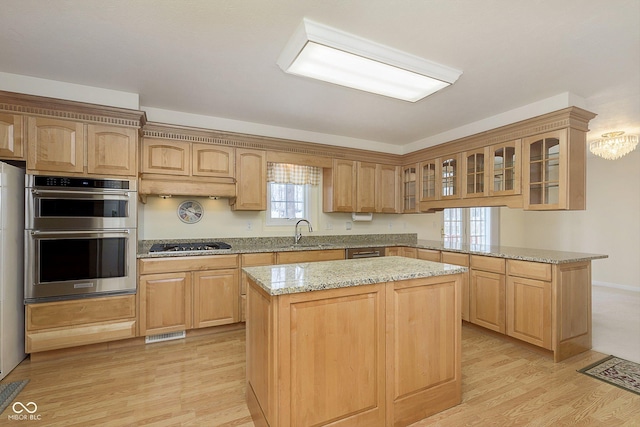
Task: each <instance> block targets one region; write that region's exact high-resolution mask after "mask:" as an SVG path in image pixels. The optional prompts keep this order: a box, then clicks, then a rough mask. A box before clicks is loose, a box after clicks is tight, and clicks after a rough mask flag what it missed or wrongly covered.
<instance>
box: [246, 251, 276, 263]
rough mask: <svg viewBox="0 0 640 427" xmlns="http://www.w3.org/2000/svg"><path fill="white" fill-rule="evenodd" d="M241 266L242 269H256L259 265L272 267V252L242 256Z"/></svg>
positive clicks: (273, 261)
mask: <svg viewBox="0 0 640 427" xmlns="http://www.w3.org/2000/svg"><path fill="white" fill-rule="evenodd" d="M240 257H241V264H242V266H243V267H256V266H260V265H273V264H275V260H274V259H273V258H274V257H273V252H265V253H258V254H242V255H240Z"/></svg>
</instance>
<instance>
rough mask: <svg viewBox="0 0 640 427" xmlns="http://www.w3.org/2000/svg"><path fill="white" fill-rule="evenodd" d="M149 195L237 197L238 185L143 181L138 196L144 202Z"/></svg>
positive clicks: (162, 180)
mask: <svg viewBox="0 0 640 427" xmlns="http://www.w3.org/2000/svg"><path fill="white" fill-rule="evenodd" d="M149 195H155V196H158V195H171V196H193V197H219V198H234V197H236V183H235V182H232V181H186V180H185V181H181V180H177V179H176V180H171V181H169V180H166V179H147V178H145V179H141V180H140V182H139V185H138V196H139V197H140V198H141V200H142V201H143V202H145V201H146V197H147V196H149Z"/></svg>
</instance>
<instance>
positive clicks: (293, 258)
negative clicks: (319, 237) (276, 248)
mask: <svg viewBox="0 0 640 427" xmlns="http://www.w3.org/2000/svg"><path fill="white" fill-rule="evenodd" d="M344 252H345V251H344V249H326V250H320V251H293V252H278V253H276V264H294V263H297V262H315V261H337V260H341V259H344Z"/></svg>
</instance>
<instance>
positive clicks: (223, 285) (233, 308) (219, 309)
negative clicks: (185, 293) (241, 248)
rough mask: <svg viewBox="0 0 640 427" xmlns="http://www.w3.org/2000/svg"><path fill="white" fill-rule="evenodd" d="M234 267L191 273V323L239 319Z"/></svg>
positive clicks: (215, 323)
mask: <svg viewBox="0 0 640 427" xmlns="http://www.w3.org/2000/svg"><path fill="white" fill-rule="evenodd" d="M238 297H239V294H238V269H237V268H234V269H227V270H206V271H196V272H194V273H193V327H194V328H206V327H209V326H218V325H227V324H229V323H235V322H237V321H239V315H238V310H239V303H238Z"/></svg>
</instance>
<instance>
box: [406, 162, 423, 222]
mask: <svg viewBox="0 0 640 427" xmlns="http://www.w3.org/2000/svg"><path fill="white" fill-rule="evenodd" d="M418 186H419V183H418V165H409V166H404V167H403V168H402V212H403V213H415V212H418V203H417V197H418Z"/></svg>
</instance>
